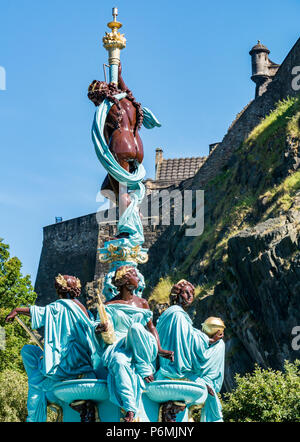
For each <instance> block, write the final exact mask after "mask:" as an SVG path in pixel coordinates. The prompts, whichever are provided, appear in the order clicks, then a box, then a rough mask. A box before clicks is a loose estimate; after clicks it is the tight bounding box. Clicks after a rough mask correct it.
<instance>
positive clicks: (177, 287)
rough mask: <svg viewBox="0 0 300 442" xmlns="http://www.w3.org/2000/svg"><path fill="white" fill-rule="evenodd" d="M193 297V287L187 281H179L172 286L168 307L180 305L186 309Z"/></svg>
mask: <svg viewBox="0 0 300 442" xmlns="http://www.w3.org/2000/svg"><path fill="white" fill-rule="evenodd" d="M194 296H195V287H194V286H193V284H192V283H190V282H189V281H186V280H185V279H181V280H180V281H178V282H177V283H176V284H174V285H173V287H172V289H171V293H170V305H180V306H181V307H182V308H183V309H186V308H187V307H189V306H190V305H191V303H192V302H193V300H194Z"/></svg>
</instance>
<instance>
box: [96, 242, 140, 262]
mask: <svg viewBox="0 0 300 442" xmlns="http://www.w3.org/2000/svg"><path fill="white" fill-rule="evenodd" d="M99 260H100V262H103V263H112V262H114V261H128V262H136V263H137V264H145V263H146V262H147V261H148V254H147V253H146V252H145V251H143V250H142V249H141V246H139V245H137V246H135V247H120V246H117V245H114V244H109V246H108V247H107V248H105V249H100V251H99Z"/></svg>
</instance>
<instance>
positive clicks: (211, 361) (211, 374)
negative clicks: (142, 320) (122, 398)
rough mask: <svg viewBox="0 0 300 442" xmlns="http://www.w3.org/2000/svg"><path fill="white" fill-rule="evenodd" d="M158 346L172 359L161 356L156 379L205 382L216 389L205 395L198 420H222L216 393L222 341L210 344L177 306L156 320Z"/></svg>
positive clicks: (220, 377)
mask: <svg viewBox="0 0 300 442" xmlns="http://www.w3.org/2000/svg"><path fill="white" fill-rule="evenodd" d="M156 328H157V331H158V334H159V338H160V342H161V346H162V347H163V348H167V349H168V350H173V351H174V362H173V363H172V362H170V361H168V360H166V359H163V358H160V370H159V372H158V373H157V375H156V379H170V378H171V379H182V378H187V379H190V380H191V381H194V382H199V383H203V382H204V383H205V384H207V385H209V386H210V387H211V388H212V389H213V390H214V392H215V395H214V396H211V395H210V394H208V396H207V400H206V402H205V406H204V408H203V409H202V411H201V421H203V422H216V421H222V407H221V403H220V400H219V398H218V396H217V393H218V392H219V391H220V389H221V387H222V383H223V377H224V358H225V345H224V342H223V340H220V341H218V342H217V343H215V344H213V345H209V338H208V336H207V335H206V334H205V333H203V332H202V331H200V330H198V329H196V328H194V327H193V325H192V320H191V318H190V317H189V316H188V314H187V313H186V312H185V311H184V310H183V309H182V308H181V307H180V306H178V305H174V306H171V307H169V308H168V309H167V310H165V311H164V312H163V314H162V315H161V316H160V318H159V320H158V323H157V327H156Z"/></svg>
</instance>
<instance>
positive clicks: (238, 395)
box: [222, 360, 300, 422]
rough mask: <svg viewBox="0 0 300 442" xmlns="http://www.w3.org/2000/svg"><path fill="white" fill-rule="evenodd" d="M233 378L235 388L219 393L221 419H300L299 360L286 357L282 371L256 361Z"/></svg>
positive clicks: (236, 420) (296, 420)
mask: <svg viewBox="0 0 300 442" xmlns="http://www.w3.org/2000/svg"><path fill="white" fill-rule="evenodd" d="M235 380H236V384H237V387H236V388H235V390H234V391H233V392H232V393H225V394H224V395H223V400H222V404H223V415H224V421H227V422H300V361H298V360H297V361H295V362H294V363H290V362H288V361H286V362H285V365H284V372H281V371H275V370H272V369H261V368H260V367H259V366H258V365H256V366H255V369H254V371H253V372H252V373H248V374H246V375H245V376H240V375H238V374H237V375H236V377H235Z"/></svg>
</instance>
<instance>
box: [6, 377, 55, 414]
mask: <svg viewBox="0 0 300 442" xmlns="http://www.w3.org/2000/svg"><path fill="white" fill-rule="evenodd" d="M27 391H28V386H27V376H26V374H23V373H20V372H19V371H16V370H4V371H3V372H2V373H0V422H25V420H26V417H27V407H26V402H27ZM56 418H57V414H56V412H54V411H52V410H51V409H50V407H48V409H47V422H55V421H56Z"/></svg>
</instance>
